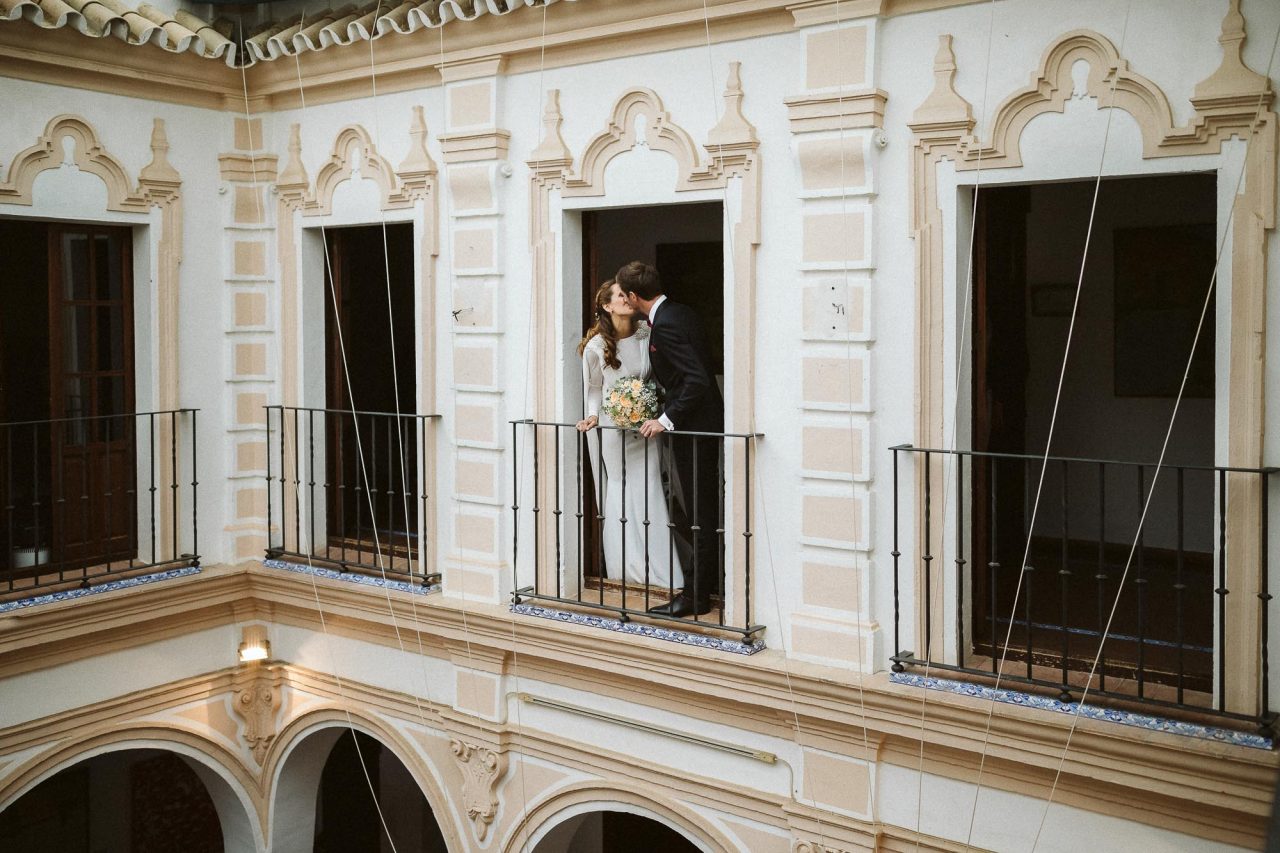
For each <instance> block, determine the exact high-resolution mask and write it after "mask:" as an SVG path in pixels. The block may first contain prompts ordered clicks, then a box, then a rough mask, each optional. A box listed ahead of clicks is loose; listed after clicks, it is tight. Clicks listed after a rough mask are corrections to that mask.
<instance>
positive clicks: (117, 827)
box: [0, 749, 223, 853]
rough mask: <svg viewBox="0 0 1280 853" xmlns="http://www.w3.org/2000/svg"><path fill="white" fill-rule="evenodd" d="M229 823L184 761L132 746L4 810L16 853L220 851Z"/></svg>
mask: <svg viewBox="0 0 1280 853" xmlns="http://www.w3.org/2000/svg"><path fill="white" fill-rule="evenodd" d="M222 849H223V844H222V825H221V823H219V820H218V813H217V811H216V809H215V807H214V804H213V800H212V799H211V798H210V796H209V792H208V790H207V789H206V788H205V786H204V783H203V782H201V781H200V778H199V777H198V776H197V775H196V772H195V771H194V770H192V769H191V767H190V766H189V765H188V764H187V763H186V761H185V760H183V759H182V758H180V757H179V756H177V755H175V754H174V753H172V752H165V751H163V750H158V749H130V750H123V751H121V752H111V753H107V754H106V755H99V756H95V757H94V758H90V759H87V760H85V761H81V762H80V763H78V764H76V765H74V766H72V767H68V768H67V769H66V770H63V771H61V772H59V773H57V774H55V775H54V776H52V777H51V778H49V779H46V780H45V781H44V782H41V783H40V784H39V785H37V786H36V787H35V788H32V789H31V790H30V791H29V792H27V793H26V794H24V795H23V796H22V797H20V798H19V799H18V800H17V802H15V803H13V804H12V805H11V806H9V807H8V808H6V809H5V810H4V811H3V812H0V850H5V851H9V853H44V851H50V850H57V851H60V853H95V851H99V850H128V851H132V853H168V851H172V850H182V851H184V853H221V851H222Z"/></svg>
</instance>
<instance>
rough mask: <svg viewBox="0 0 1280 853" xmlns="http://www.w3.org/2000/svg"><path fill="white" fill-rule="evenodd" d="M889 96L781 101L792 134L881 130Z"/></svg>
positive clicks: (800, 97)
mask: <svg viewBox="0 0 1280 853" xmlns="http://www.w3.org/2000/svg"><path fill="white" fill-rule="evenodd" d="M888 100H889V96H888V95H887V94H886V93H885V92H884V91H882V90H880V89H872V90H865V91H858V92H849V93H846V94H840V95H797V96H795V97H791V98H785V99H783V103H784V104H786V106H787V117H788V118H789V119H790V121H791V132H792V133H805V132H808V131H813V130H848V129H851V128H857V127H884V107H885V103H886V102H887V101H888Z"/></svg>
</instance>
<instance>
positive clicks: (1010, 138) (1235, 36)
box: [908, 0, 1278, 714]
mask: <svg viewBox="0 0 1280 853" xmlns="http://www.w3.org/2000/svg"><path fill="white" fill-rule="evenodd" d="M1244 39H1245V29H1244V18H1243V16H1241V15H1240V12H1239V2H1238V0H1232V2H1231V5H1230V7H1229V9H1228V12H1227V15H1226V17H1225V18H1224V19H1223V24H1222V33H1221V35H1220V37H1219V39H1218V42H1219V44H1221V45H1222V46H1223V58H1222V61H1221V63H1220V64H1219V66H1218V68H1217V69H1216V70H1215V71H1214V73H1213V74H1212V75H1210V76H1209V77H1208V78H1207V79H1206V80H1205V81H1203V82H1202V83H1201V84H1200V85H1198V86H1197V87H1196V90H1195V92H1196V94H1195V95H1194V96H1193V98H1192V99H1191V104H1192V107H1193V108H1194V114H1193V116H1192V118H1191V120H1190V121H1189V122H1188V123H1187V124H1186V125H1185V126H1183V127H1175V126H1174V125H1173V120H1172V110H1171V109H1170V106H1169V101H1168V98H1167V97H1166V96H1165V94H1164V93H1163V91H1162V90H1161V89H1160V88H1159V87H1158V86H1157V85H1156V84H1155V83H1153V82H1152V81H1150V80H1148V79H1147V78H1145V77H1143V76H1142V75H1140V74H1137V73H1135V72H1133V71H1131V70H1130V69H1129V63H1128V62H1127V61H1126V60H1125V59H1123V58H1122V57H1121V56H1120V55H1119V54H1118V52H1117V51H1116V49H1115V47H1114V45H1112V43H1111V42H1110V41H1109V40H1108V39H1107V38H1106V37H1105V36H1102V35H1100V34H1098V33H1095V32H1091V31H1088V30H1075V31H1072V32H1068V33H1065V34H1063V35H1061V36H1059V37H1058V38H1057V39H1055V40H1054V41H1053V42H1051V43H1050V44H1049V46H1048V47H1047V48H1046V49H1045V51H1044V54H1043V55H1042V58H1041V61H1040V66H1039V68H1038V69H1037V70H1036V71H1035V73H1033V74H1032V76H1031V82H1030V84H1029V85H1028V86H1027V87H1026V88H1024V89H1021V90H1018V91H1016V92H1014V93H1012V94H1011V95H1009V96H1008V97H1007V98H1005V99H1004V101H1003V102H1002V103H1001V104H1000V106H999V107H998V108H997V109H996V112H995V116H994V118H993V120H992V122H991V134H990V140H989V141H988V142H986V143H982V142H979V140H978V139H977V138H976V137H975V136H974V134H973V126H974V123H973V118H972V109H971V108H970V106H969V104H968V103H967V102H965V101H964V99H963V98H961V97H960V96H959V95H958V94H957V93H956V91H955V88H954V78H955V70H956V68H955V57H954V54H953V53H952V51H951V37H950V36H946V35H944V36H942V37H941V39H940V43H939V49H938V54H937V56H936V57H935V60H934V78H935V85H934V90H933V92H932V93H931V94H930V96H929V97H928V98H927V99H926V100H925V102H924V103H923V104H922V105H921V107H920V108H919V109H918V110H917V111H916V114H915V116H914V117H913V121H912V122H911V123H910V124H909V126H910V128H911V130H912V132H913V133H914V135H915V145H914V148H913V153H912V193H911V203H912V210H911V222H912V236H913V237H914V239H915V244H916V246H915V251H916V285H917V314H916V353H917V373H916V386H917V395H916V399H917V405H918V408H917V413H916V435H915V442H916V443H917V445H918V446H923V447H938V446H940V442H942V441H943V435H942V432H943V424H944V421H945V418H946V406H945V405H944V402H943V401H944V397H945V393H946V389H945V387H944V386H945V380H944V377H943V375H942V373H943V364H944V363H945V358H946V354H945V353H943V352H942V350H941V347H942V344H943V340H944V335H943V329H944V323H945V318H944V315H943V312H944V310H945V309H944V292H943V289H944V273H943V267H944V261H945V259H944V256H943V231H944V228H945V223H944V221H943V217H942V212H941V209H940V206H939V202H938V177H937V166H938V164H939V163H940V162H941V161H943V160H951V161H953V162H954V164H955V168H956V169H957V170H960V171H965V170H972V169H977V168H979V167H981V168H985V169H997V168H1015V167H1019V166H1021V165H1022V158H1021V152H1020V150H1019V142H1020V139H1021V134H1022V131H1023V130H1024V129H1025V128H1026V127H1027V125H1028V123H1030V122H1031V120H1032V119H1034V118H1035V117H1036V116H1039V115H1043V114H1045V113H1060V112H1062V111H1063V110H1064V108H1065V103H1066V101H1067V99H1069V98H1070V97H1072V95H1073V93H1074V89H1075V83H1074V79H1073V77H1072V66H1073V65H1074V64H1075V63H1076V62H1077V61H1079V60H1083V61H1085V62H1086V63H1087V64H1088V66H1089V72H1088V76H1087V79H1086V82H1085V84H1084V89H1085V92H1084V94H1087V95H1088V96H1090V97H1093V98H1096V99H1097V102H1098V108H1099V109H1105V108H1111V107H1114V108H1119V109H1123V110H1125V111H1126V112H1128V113H1129V114H1130V115H1131V116H1132V117H1133V118H1134V120H1135V122H1136V123H1137V124H1138V126H1139V128H1140V131H1141V135H1142V156H1143V157H1144V158H1147V159H1151V158H1156V157H1170V156H1183V155H1192V154H1196V155H1205V154H1219V153H1220V152H1221V148H1222V143H1223V142H1224V141H1226V140H1227V139H1229V138H1231V137H1232V136H1233V135H1234V136H1239V137H1242V138H1244V139H1246V140H1248V143H1249V146H1248V155H1247V158H1248V159H1247V162H1246V163H1245V180H1244V183H1243V184H1242V186H1241V193H1240V197H1239V199H1238V200H1237V201H1236V205H1235V211H1234V216H1233V221H1232V225H1231V227H1232V255H1231V259H1230V263H1231V335H1230V340H1231V344H1230V346H1231V349H1230V356H1229V369H1228V384H1227V395H1228V399H1230V401H1231V409H1232V417H1231V423H1230V427H1229V431H1228V436H1227V448H1228V450H1227V464H1230V465H1236V466H1242V467H1255V466H1258V465H1260V464H1261V463H1262V443H1263V433H1264V411H1265V409H1264V387H1263V386H1264V381H1265V376H1266V363H1265V359H1266V349H1265V346H1263V343H1264V341H1265V338H1266V328H1265V319H1264V318H1265V315H1266V259H1267V241H1268V234H1267V232H1268V231H1270V230H1273V229H1274V228H1275V212H1276V159H1277V148H1278V144H1277V117H1276V114H1275V113H1274V112H1271V110H1270V106H1271V103H1272V99H1273V96H1274V95H1273V92H1272V91H1271V86H1270V81H1268V80H1266V79H1265V78H1264V77H1262V76H1261V75H1259V74H1256V73H1255V72H1253V71H1251V70H1250V69H1248V68H1247V67H1246V66H1245V65H1244V63H1243V60H1242V59H1241V58H1240V48H1241V46H1242V44H1243V41H1244ZM1113 89H1114V93H1113ZM941 476H942V471H941V466H938V468H937V469H936V470H935V471H934V477H935V478H939V479H937V480H936V481H935V482H934V483H933V486H934V488H933V490H932V493H933V494H934V495H935V496H936V498H937V500H938V501H939V503H938V505H937V506H935V507H934V510H935V511H941V509H942V506H941V501H942V500H943V492H944V490H943V489H942V488H941V486H942V483H941V479H940V478H941ZM921 477H923V474H922V473H921V474H918V475H917V481H918V484H922V481H921V480H920V478H921ZM1228 489H1229V494H1228V501H1229V502H1230V503H1231V504H1232V505H1233V506H1234V507H1235V511H1234V512H1233V513H1232V514H1231V515H1230V517H1229V518H1228V520H1227V540H1228V542H1227V553H1228V554H1229V555H1232V556H1231V557H1230V560H1229V565H1228V567H1227V575H1228V577H1227V585H1226V586H1227V588H1228V589H1230V590H1232V591H1233V592H1234V591H1240V592H1241V593H1242V594H1241V595H1236V596H1229V597H1228V600H1227V608H1228V612H1227V614H1226V621H1227V624H1228V625H1229V626H1231V627H1230V631H1229V633H1228V636H1227V646H1228V648H1227V649H1226V650H1225V651H1226V654H1228V655H1229V657H1230V658H1231V659H1232V660H1234V661H1236V664H1235V665H1234V666H1233V667H1232V669H1231V671H1230V673H1229V674H1228V678H1227V685H1226V699H1227V708H1228V709H1229V710H1233V711H1238V712H1242V713H1247V714H1252V713H1255V712H1256V710H1257V708H1258V705H1259V690H1260V684H1259V683H1260V673H1259V662H1260V655H1259V652H1258V649H1259V648H1260V646H1261V624H1260V613H1259V608H1258V607H1257V605H1256V596H1255V593H1259V592H1260V591H1261V588H1262V587H1261V578H1260V577H1259V574H1258V567H1259V565H1260V564H1261V560H1260V554H1259V542H1258V536H1257V531H1258V529H1259V527H1260V524H1261V518H1260V514H1261V507H1260V505H1259V498H1258V495H1257V492H1256V490H1255V489H1251V488H1249V487H1248V483H1247V482H1246V481H1245V479H1244V478H1237V477H1232V478H1229V479H1228ZM917 494H924V489H923V488H919V487H918V488H917ZM923 509H924V508H923V507H919V508H918V511H919V512H923ZM941 527H942V526H941V525H939V526H938V528H939V529H938V530H937V531H936V532H935V535H936V536H937V537H939V538H938V540H937V541H936V542H933V543H930V544H931V548H930V549H929V550H925V544H926V543H923V542H919V543H918V544H917V547H918V548H920V549H921V550H920V551H919V553H938V552H939V549H940V545H941V537H942V535H943V530H942V529H941ZM915 582H916V590H917V594H916V602H917V608H919V609H920V610H921V611H922V610H923V607H924V603H925V601H926V599H927V598H929V597H931V596H934V595H937V594H938V592H939V587H938V586H937V585H939V584H941V583H942V582H943V578H942V577H941V573H938V576H937V577H935V578H934V585H935V586H934V589H932V590H925V589H924V588H923V579H922V577H921V576H920V573H918V576H917V577H916V580H915ZM938 621H939V624H938V628H937V630H938V632H939V633H938V634H937V635H935V636H934V637H932V638H929V639H930V640H931V641H932V642H933V643H937V644H938V646H939V647H941V642H942V636H941V633H940V632H941V630H942V627H941V621H940V620H938ZM916 623H917V624H922V623H923V620H922V619H920V618H917V619H916ZM925 640H926V638H925V637H923V636H916V637H915V638H914V642H915V643H917V644H918V645H917V646H916V648H920V647H923V646H924V645H925ZM911 641H912V639H911V638H908V642H911Z"/></svg>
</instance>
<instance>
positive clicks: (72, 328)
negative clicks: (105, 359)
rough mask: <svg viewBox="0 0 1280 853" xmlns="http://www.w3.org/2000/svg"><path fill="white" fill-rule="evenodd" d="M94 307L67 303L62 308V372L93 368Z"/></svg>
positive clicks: (82, 371)
mask: <svg viewBox="0 0 1280 853" xmlns="http://www.w3.org/2000/svg"><path fill="white" fill-rule="evenodd" d="M92 344H93V309H92V308H90V307H89V306H87V305H67V306H64V307H63V309H62V372H63V373H86V372H88V371H90V370H93V363H92V362H93V349H92Z"/></svg>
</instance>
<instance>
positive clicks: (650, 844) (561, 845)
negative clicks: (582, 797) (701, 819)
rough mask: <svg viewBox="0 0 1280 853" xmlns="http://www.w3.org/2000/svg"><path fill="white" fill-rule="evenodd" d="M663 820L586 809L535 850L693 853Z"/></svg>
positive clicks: (691, 846)
mask: <svg viewBox="0 0 1280 853" xmlns="http://www.w3.org/2000/svg"><path fill="white" fill-rule="evenodd" d="M697 849H698V847H697V845H696V844H694V843H693V842H692V841H690V840H689V839H687V838H685V837H684V836H683V835H681V834H680V833H678V832H676V831H675V830H674V829H672V828H671V827H669V826H667V825H666V824H662V823H659V822H658V821H656V820H653V819H651V818H647V817H644V816H642V815H638V814H632V813H631V812H615V811H601V812H588V813H587V814H583V815H578V816H576V817H572V818H569V819H568V820H566V821H564V822H563V823H561V824H559V825H558V826H556V827H555V828H554V829H552V830H551V831H550V832H549V833H547V835H546V836H545V837H543V839H542V840H541V841H539V842H538V846H537V848H535V851H534V853H651V851H655V850H661V851H663V853H696V851H697Z"/></svg>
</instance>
